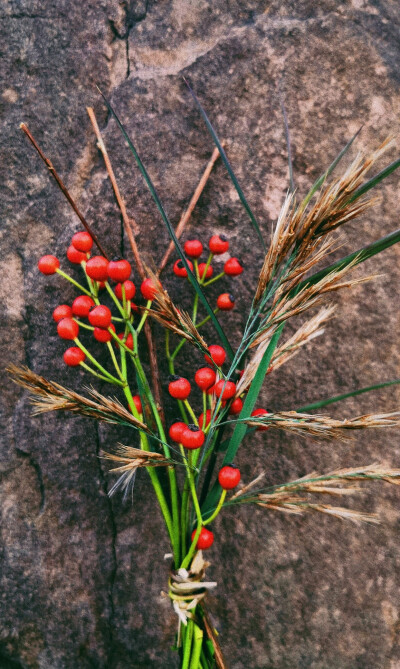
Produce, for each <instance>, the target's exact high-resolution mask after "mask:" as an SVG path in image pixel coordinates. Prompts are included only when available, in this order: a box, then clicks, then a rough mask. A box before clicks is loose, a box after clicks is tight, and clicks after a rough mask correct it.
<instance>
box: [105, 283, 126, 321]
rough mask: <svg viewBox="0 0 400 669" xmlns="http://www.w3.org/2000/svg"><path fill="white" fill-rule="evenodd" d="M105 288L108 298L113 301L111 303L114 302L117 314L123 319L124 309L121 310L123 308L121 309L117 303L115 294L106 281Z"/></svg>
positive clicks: (118, 302) (119, 303)
mask: <svg viewBox="0 0 400 669" xmlns="http://www.w3.org/2000/svg"><path fill="white" fill-rule="evenodd" d="M105 286H106V290H107V292H108V294H109V296H110V297H111V299H112V300H113V302H114V304H115V306H116V307H117V309H118V311H119V313H120V314H121V316H122V318H124V319H125V311H124V309H123V307H122V305H121V302H120V301H119V299H118V297H117V296H116V294H115V293H114V291H113V289H112V288H111V286H110V284H109V283H108V281H106V282H105Z"/></svg>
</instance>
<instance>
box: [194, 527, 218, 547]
mask: <svg viewBox="0 0 400 669" xmlns="http://www.w3.org/2000/svg"><path fill="white" fill-rule="evenodd" d="M195 536H196V530H193V532H192V541H193V539H194V538H195ZM213 543H214V534H213V533H212V532H211V530H207V528H206V527H202V528H201V531H200V534H199V538H198V539H197V544H196V548H197V550H199V551H200V550H202V551H205V550H207V548H210V547H211V546H212V545H213Z"/></svg>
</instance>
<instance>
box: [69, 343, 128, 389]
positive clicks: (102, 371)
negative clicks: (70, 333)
mask: <svg viewBox="0 0 400 669" xmlns="http://www.w3.org/2000/svg"><path fill="white" fill-rule="evenodd" d="M74 343H75V344H76V345H77V346H78V347H79V348H80V349H81V351H83V352H84V354H85V355H86V357H87V358H88V359H89V360H90V362H91V363H92V364H93V365H94V366H95V367H97V369H98V370H99V371H100V372H101V373H102V374H104V376H106V377H107V378H108V379H111V381H112V382H113V383H115V382H116V383H117V384H119V383H120V381H119V379H117V378H116V377H115V376H113V375H112V374H110V373H109V372H107V370H106V369H104V367H103V366H102V365H100V363H99V362H97V360H96V358H94V357H93V356H92V354H91V353H90V352H89V351H88V350H87V348H86V347H85V346H84V345H83V344H81V342H80V341H79V339H78V338H76V339H74Z"/></svg>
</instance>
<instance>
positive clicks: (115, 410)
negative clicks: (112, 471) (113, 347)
mask: <svg viewBox="0 0 400 669" xmlns="http://www.w3.org/2000/svg"><path fill="white" fill-rule="evenodd" d="M7 371H8V372H9V373H10V374H11V376H12V379H13V381H14V382H15V383H17V384H18V385H20V386H22V387H23V388H25V389H26V390H28V391H29V392H30V393H31V395H33V397H32V398H31V403H32V404H33V406H34V407H35V408H34V411H33V415H37V414H41V413H46V412H48V411H72V413H77V414H80V415H81V416H87V417H89V418H96V419H97V420H101V421H104V422H106V423H129V424H131V425H133V426H134V427H136V428H137V429H139V430H142V431H144V432H149V428H148V426H147V425H146V424H145V423H142V422H141V421H140V420H138V419H137V418H135V417H134V416H133V415H132V414H131V413H130V412H129V411H127V409H125V407H124V406H123V405H122V404H121V403H120V402H119V401H118V400H117V399H115V398H110V397H105V396H104V395H102V394H101V393H99V392H98V391H97V390H94V389H93V388H87V391H88V393H89V395H90V396H91V397H92V398H93V399H89V398H88V397H84V396H83V395H80V394H79V393H76V392H74V391H73V390H69V389H68V388H65V387H64V386H62V385H60V384H59V383H56V382H55V381H48V380H47V379H45V378H44V377H43V376H40V375H39V374H35V372H32V371H31V370H30V369H28V367H17V366H15V365H10V366H9V367H8V368H7Z"/></svg>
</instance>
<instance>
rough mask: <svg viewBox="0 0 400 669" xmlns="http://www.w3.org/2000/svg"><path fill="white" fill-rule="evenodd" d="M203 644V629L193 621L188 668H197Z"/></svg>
mask: <svg viewBox="0 0 400 669" xmlns="http://www.w3.org/2000/svg"><path fill="white" fill-rule="evenodd" d="M202 645H203V630H202V629H200V627H199V626H198V625H196V623H194V634H193V645H192V656H191V659H190V665H189V669H199V663H200V655H201V647H202Z"/></svg>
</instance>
